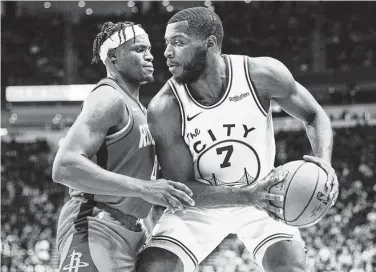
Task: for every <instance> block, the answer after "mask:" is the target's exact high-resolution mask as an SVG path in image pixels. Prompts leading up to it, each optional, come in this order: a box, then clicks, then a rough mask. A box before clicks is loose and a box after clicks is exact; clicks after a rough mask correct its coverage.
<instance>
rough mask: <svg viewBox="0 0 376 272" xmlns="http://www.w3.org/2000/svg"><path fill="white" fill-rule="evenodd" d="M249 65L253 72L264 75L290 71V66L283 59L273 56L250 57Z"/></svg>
mask: <svg viewBox="0 0 376 272" xmlns="http://www.w3.org/2000/svg"><path fill="white" fill-rule="evenodd" d="M248 67H249V69H250V71H251V72H254V73H257V74H259V75H263V76H276V75H278V74H284V73H289V70H288V68H287V67H286V66H285V65H284V64H283V63H282V62H281V61H279V60H277V59H275V58H272V57H248Z"/></svg>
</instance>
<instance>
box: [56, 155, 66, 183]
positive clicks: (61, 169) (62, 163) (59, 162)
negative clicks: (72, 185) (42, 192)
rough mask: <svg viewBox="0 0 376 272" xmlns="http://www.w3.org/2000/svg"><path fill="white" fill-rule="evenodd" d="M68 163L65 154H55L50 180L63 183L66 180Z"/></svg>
mask: <svg viewBox="0 0 376 272" xmlns="http://www.w3.org/2000/svg"><path fill="white" fill-rule="evenodd" d="M68 165H69V164H68V163H67V158H66V156H64V155H62V154H59V153H58V154H57V155H56V158H55V160H54V163H53V165H52V180H53V181H54V182H56V183H61V184H64V183H65V180H67V178H68V177H67V173H69V166H68Z"/></svg>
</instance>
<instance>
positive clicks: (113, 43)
mask: <svg viewBox="0 0 376 272" xmlns="http://www.w3.org/2000/svg"><path fill="white" fill-rule="evenodd" d="M133 29H134V32H133ZM124 32H125V37H123V38H124V39H120V38H119V33H118V32H116V33H114V34H112V35H111V37H109V38H108V39H107V40H105V41H104V43H103V44H102V46H101V48H100V53H99V55H100V57H101V60H102V61H103V63H104V62H105V60H106V58H107V53H108V50H109V49H111V48H116V47H118V46H120V45H122V44H123V43H125V42H126V41H129V40H130V39H133V38H135V37H137V36H140V35H144V34H145V35H147V34H146V32H145V30H143V29H142V28H141V27H140V26H139V25H133V28H132V26H128V27H127V28H125V29H124ZM120 33H122V34H123V31H120ZM123 36H124V35H123Z"/></svg>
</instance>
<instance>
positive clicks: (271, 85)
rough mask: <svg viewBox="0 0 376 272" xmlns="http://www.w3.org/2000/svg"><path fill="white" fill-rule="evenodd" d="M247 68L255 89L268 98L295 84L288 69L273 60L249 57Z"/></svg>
mask: <svg viewBox="0 0 376 272" xmlns="http://www.w3.org/2000/svg"><path fill="white" fill-rule="evenodd" d="M248 68H249V73H250V77H251V78H252V80H253V81H254V82H255V85H256V87H258V89H260V90H261V92H263V93H266V94H268V95H270V96H274V95H275V92H281V91H282V90H286V91H287V90H289V89H291V86H292V84H295V80H294V77H293V76H292V74H291V72H290V71H289V69H288V68H287V67H286V66H285V65H284V64H283V63H282V62H281V61H279V60H277V59H275V58H271V57H257V58H252V57H249V59H248Z"/></svg>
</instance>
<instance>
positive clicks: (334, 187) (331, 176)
mask: <svg viewBox="0 0 376 272" xmlns="http://www.w3.org/2000/svg"><path fill="white" fill-rule="evenodd" d="M303 159H304V160H305V161H308V162H312V163H315V164H317V165H318V166H320V167H321V168H322V169H324V171H325V172H326V174H327V175H328V181H327V183H326V186H325V187H326V189H327V190H330V194H329V197H330V200H331V202H332V206H334V204H335V203H336V201H337V198H338V178H337V175H336V171H335V170H334V169H333V167H332V166H331V165H330V164H329V163H328V162H326V161H325V160H323V159H321V158H319V157H314V156H308V155H304V156H303Z"/></svg>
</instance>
